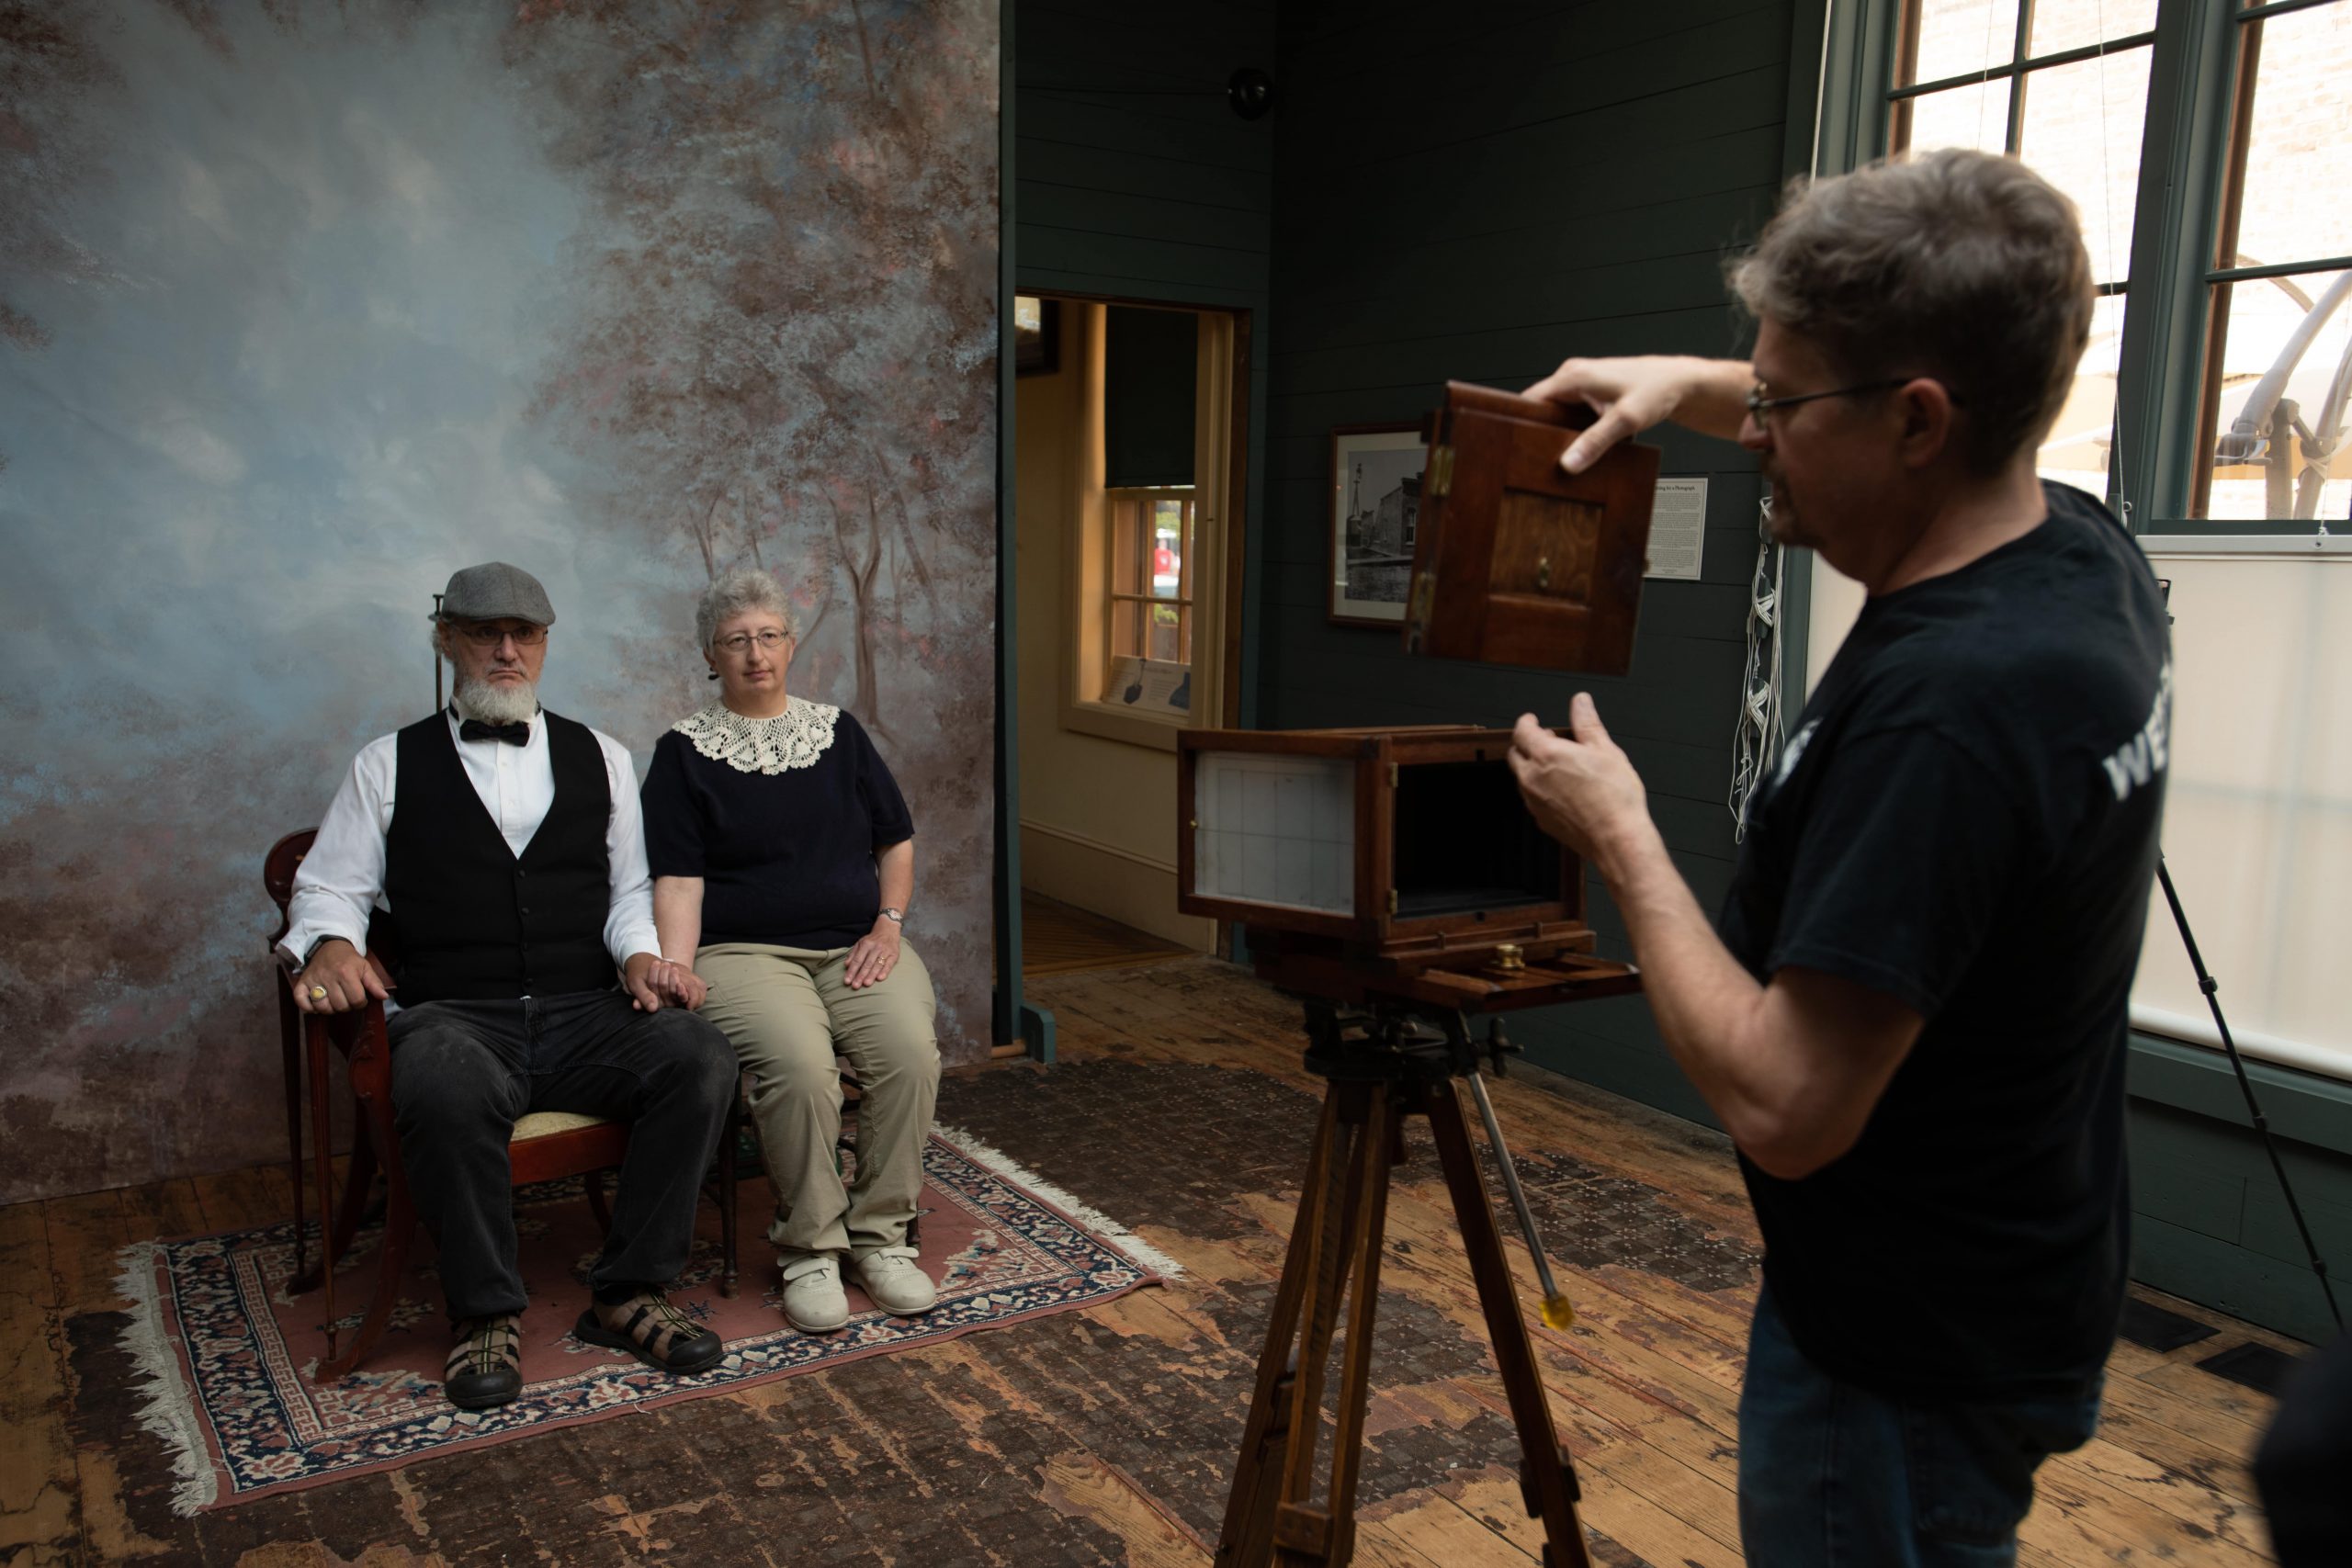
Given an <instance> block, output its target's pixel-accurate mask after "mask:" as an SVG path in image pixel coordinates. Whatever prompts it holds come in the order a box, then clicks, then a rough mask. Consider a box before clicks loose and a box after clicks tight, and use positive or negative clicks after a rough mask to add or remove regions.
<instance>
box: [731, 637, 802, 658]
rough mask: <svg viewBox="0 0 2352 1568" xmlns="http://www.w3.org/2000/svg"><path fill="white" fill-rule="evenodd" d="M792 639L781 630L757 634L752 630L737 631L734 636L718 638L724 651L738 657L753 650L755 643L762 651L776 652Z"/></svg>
mask: <svg viewBox="0 0 2352 1568" xmlns="http://www.w3.org/2000/svg"><path fill="white" fill-rule="evenodd" d="M791 640H792V639H791V638H790V637H786V635H785V634H784V633H782V632H780V631H774V630H770V631H763V632H760V633H758V634H756V635H754V634H753V633H751V632H737V633H736V634H735V635H734V636H733V637H720V638H719V639H718V646H719V648H720V649H721V650H722V651H724V652H727V653H731V654H733V655H734V656H735V657H736V658H738V659H741V658H742V657H743V655H745V654H747V653H749V652H751V651H752V645H753V644H754V643H756V644H758V645H759V649H760V651H761V652H762V653H774V652H775V650H776V649H779V648H782V647H783V646H784V645H785V644H786V643H787V642H790V641H791Z"/></svg>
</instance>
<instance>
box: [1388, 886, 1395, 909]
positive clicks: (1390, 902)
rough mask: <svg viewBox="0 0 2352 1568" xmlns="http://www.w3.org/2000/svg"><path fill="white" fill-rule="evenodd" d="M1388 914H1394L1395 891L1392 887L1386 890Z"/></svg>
mask: <svg viewBox="0 0 2352 1568" xmlns="http://www.w3.org/2000/svg"><path fill="white" fill-rule="evenodd" d="M1388 912H1389V913H1390V914H1392V915H1393V914H1395V913H1396V912H1397V889H1395V888H1394V887H1392V888H1390V889H1389V890H1388Z"/></svg>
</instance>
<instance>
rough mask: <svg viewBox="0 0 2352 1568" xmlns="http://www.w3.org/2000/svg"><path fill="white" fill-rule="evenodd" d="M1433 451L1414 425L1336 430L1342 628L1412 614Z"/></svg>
mask: <svg viewBox="0 0 2352 1568" xmlns="http://www.w3.org/2000/svg"><path fill="white" fill-rule="evenodd" d="M1428 457H1429V449H1428V448H1427V447H1425V446H1422V444H1421V427H1420V425H1419V424H1418V423H1413V424H1345V425H1341V426H1340V427H1339V428H1338V429H1336V430H1334V431H1333V432H1331V500H1330V508H1331V510H1330V516H1329V524H1328V526H1329V529H1330V536H1331V595H1330V600H1329V604H1328V605H1327V613H1328V615H1329V618H1330V620H1331V622H1332V624H1333V625H1335V626H1394V625H1396V624H1397V623H1398V622H1400V621H1402V620H1403V619H1404V618H1405V591H1406V585H1407V583H1408V581H1410V580H1411V578H1412V575H1413V540H1414V536H1415V530H1416V528H1417V526H1418V525H1419V522H1420V512H1421V467H1422V464H1423V463H1424V462H1425V461H1426V460H1427V458H1428Z"/></svg>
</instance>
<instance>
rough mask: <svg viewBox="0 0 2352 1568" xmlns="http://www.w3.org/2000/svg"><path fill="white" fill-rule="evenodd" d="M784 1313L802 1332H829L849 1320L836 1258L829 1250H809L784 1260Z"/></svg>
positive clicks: (839, 1264)
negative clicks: (786, 1260) (796, 1256)
mask: <svg viewBox="0 0 2352 1568" xmlns="http://www.w3.org/2000/svg"><path fill="white" fill-rule="evenodd" d="M784 1316H785V1321H786V1322H787V1323H789V1324H791V1325H792V1326H793V1327H795V1328H797V1329H798V1330H800V1332H801V1333H803V1334H831V1332H832V1331H833V1330H834V1329H836V1328H839V1327H840V1326H841V1325H842V1324H844V1323H847V1322H848V1321H849V1296H848V1294H847V1293H846V1292H843V1291H842V1261H841V1259H840V1258H836V1257H834V1256H833V1255H832V1254H831V1253H830V1252H810V1253H804V1254H802V1255H801V1256H800V1257H798V1258H792V1259H791V1260H789V1261H788V1262H786V1264H785V1266H784Z"/></svg>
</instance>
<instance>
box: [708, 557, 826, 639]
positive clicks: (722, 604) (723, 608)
mask: <svg viewBox="0 0 2352 1568" xmlns="http://www.w3.org/2000/svg"><path fill="white" fill-rule="evenodd" d="M747 610H765V611H767V612H768V613H769V614H770V615H774V616H775V618H776V619H777V620H779V621H782V622H783V623H784V630H785V634H786V636H788V637H792V638H793V639H794V640H795V641H797V640H799V637H800V623H799V622H798V621H797V620H794V619H793V617H792V606H791V605H790V604H788V603H786V599H785V596H784V585H783V584H782V583H780V582H778V581H776V580H775V578H773V577H770V576H769V575H768V574H767V573H766V572H764V571H753V570H751V569H750V568H748V567H747V568H745V569H743V570H741V571H729V572H724V573H721V574H720V575H719V576H718V578H717V579H715V580H714V581H712V582H711V585H710V586H709V587H707V588H706V589H704V590H703V591H702V598H701V599H700V600H699V601H698V602H697V603H696V604H695V644H696V646H698V647H699V648H701V649H702V650H703V651H704V652H705V653H707V652H709V651H710V648H711V644H712V643H713V642H714V641H716V640H717V639H718V628H719V627H720V626H724V625H725V624H726V623H728V622H729V621H731V620H733V619H734V618H735V617H736V616H738V615H742V614H743V613H744V612H745V611H747Z"/></svg>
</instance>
